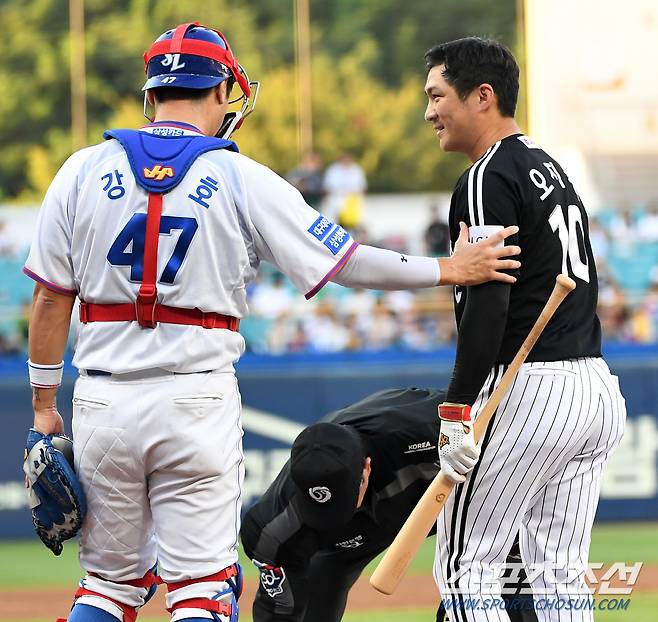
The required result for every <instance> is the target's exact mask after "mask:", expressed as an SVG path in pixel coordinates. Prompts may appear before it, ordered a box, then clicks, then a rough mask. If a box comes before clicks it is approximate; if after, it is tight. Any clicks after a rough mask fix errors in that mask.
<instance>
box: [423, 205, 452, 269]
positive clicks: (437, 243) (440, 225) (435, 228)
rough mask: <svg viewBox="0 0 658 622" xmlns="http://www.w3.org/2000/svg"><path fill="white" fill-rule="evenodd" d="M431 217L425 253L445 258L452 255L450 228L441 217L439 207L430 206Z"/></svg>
mask: <svg viewBox="0 0 658 622" xmlns="http://www.w3.org/2000/svg"><path fill="white" fill-rule="evenodd" d="M430 216H431V220H430V223H429V225H427V229H425V252H427V253H428V254H429V255H430V256H432V257H445V256H446V255H449V254H450V228H449V227H448V223H447V222H446V219H445V218H443V217H442V216H441V213H440V211H439V206H438V205H436V204H432V205H430Z"/></svg>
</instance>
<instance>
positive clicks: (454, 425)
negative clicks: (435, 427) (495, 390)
mask: <svg viewBox="0 0 658 622" xmlns="http://www.w3.org/2000/svg"><path fill="white" fill-rule="evenodd" d="M470 412H471V408H470V406H467V405H466V404H450V403H444V404H441V405H440V406H439V417H440V419H441V431H440V434H439V459H440V461H441V472H442V473H443V474H444V475H446V476H448V477H449V478H450V479H451V480H452V481H453V482H457V483H458V484H461V483H462V482H463V481H465V480H466V475H467V474H468V473H469V472H470V471H471V470H472V469H473V467H474V466H475V465H476V464H477V461H478V458H479V457H480V447H479V445H476V444H475V437H474V436H473V423H472V421H471V416H470Z"/></svg>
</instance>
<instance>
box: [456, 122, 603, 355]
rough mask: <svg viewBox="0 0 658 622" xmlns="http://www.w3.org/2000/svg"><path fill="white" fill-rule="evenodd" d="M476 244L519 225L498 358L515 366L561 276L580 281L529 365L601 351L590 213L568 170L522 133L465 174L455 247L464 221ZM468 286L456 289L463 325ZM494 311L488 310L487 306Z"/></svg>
mask: <svg viewBox="0 0 658 622" xmlns="http://www.w3.org/2000/svg"><path fill="white" fill-rule="evenodd" d="M460 221H463V222H465V223H466V224H467V225H469V227H471V229H470V237H471V241H473V240H475V239H479V238H482V237H488V236H489V235H491V234H492V233H493V232H494V231H495V230H496V228H500V227H501V226H509V225H518V227H519V234H518V239H514V241H513V242H512V241H508V243H518V244H519V246H520V247H521V255H520V257H518V259H519V260H520V261H521V268H520V271H519V272H518V273H517V274H515V276H517V282H516V283H515V284H514V285H513V286H512V288H511V293H510V300H509V308H508V313H507V323H506V326H505V331H504V335H503V340H502V344H501V347H500V350H499V352H498V356H497V358H496V361H495V362H497V363H509V362H510V361H511V360H512V358H514V355H515V354H516V352H517V351H518V349H519V347H520V345H521V343H522V342H523V340H524V339H525V337H526V336H527V334H528V333H529V332H530V329H531V328H532V326H533V324H534V322H535V320H536V319H537V317H538V316H539V314H540V312H541V310H542V308H543V307H544V305H545V303H546V301H547V300H548V298H549V296H550V293H551V291H552V290H553V286H554V285H555V277H556V276H557V275H558V274H560V273H564V274H568V275H569V276H570V277H571V278H573V279H574V280H575V282H576V285H577V287H576V289H575V290H574V291H573V292H571V293H570V294H569V295H568V296H567V298H566V300H565V301H564V302H563V303H562V305H561V306H560V308H559V309H558V310H557V311H556V313H555V315H554V316H553V318H552V320H551V321H550V322H549V324H548V326H547V327H546V329H545V330H544V332H543V333H542V335H541V336H540V338H539V341H538V342H537V344H536V345H535V346H534V348H533V349H532V351H531V352H530V355H529V356H528V359H527V360H528V362H531V361H556V360H564V359H571V358H579V357H587V356H595V357H596V356H601V326H600V323H599V320H598V317H597V315H596V303H597V295H598V283H597V275H596V266H595V265H594V257H593V255H592V249H591V247H590V242H589V227H588V221H587V213H586V212H585V208H584V207H583V204H582V201H581V199H580V197H579V196H578V193H577V192H576V190H575V189H574V187H573V185H572V184H571V182H570V181H569V178H568V177H567V175H566V173H565V172H564V171H563V170H562V167H561V166H560V165H559V164H558V163H557V162H556V161H555V160H554V159H553V158H551V157H550V156H549V155H548V154H547V153H546V152H545V151H543V150H542V149H540V148H539V147H538V146H537V145H536V144H535V143H534V142H533V141H532V140H531V139H530V138H528V137H527V136H523V135H521V134H515V135H512V136H508V137H507V138H504V139H503V140H500V141H498V142H497V143H495V144H494V145H493V146H492V147H490V148H489V149H488V150H487V152H486V153H485V154H484V155H483V156H482V158H480V159H479V160H478V161H477V162H476V163H475V164H473V166H471V167H470V168H469V169H468V170H467V171H466V172H465V173H464V174H463V175H462V176H461V178H460V179H459V181H458V182H457V185H456V187H455V190H454V193H453V195H452V201H451V205H450V219H449V224H450V237H451V241H452V243H453V245H454V243H455V241H456V240H457V238H458V236H459V222H460ZM468 291H469V290H468V288H462V287H457V288H456V289H455V313H456V317H457V324H458V325H459V323H460V321H461V318H462V315H463V313H464V308H465V306H466V301H467V298H468ZM483 312H486V309H485V310H483Z"/></svg>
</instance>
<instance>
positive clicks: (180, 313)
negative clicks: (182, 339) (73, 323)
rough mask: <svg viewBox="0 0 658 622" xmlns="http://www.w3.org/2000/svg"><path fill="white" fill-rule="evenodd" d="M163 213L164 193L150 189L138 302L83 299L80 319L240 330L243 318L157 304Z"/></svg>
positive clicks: (144, 326) (150, 326)
mask: <svg viewBox="0 0 658 622" xmlns="http://www.w3.org/2000/svg"><path fill="white" fill-rule="evenodd" d="M161 216H162V194H159V193H155V192H149V195H148V208H147V212H146V238H145V240H144V274H143V277H142V284H141V286H140V288H139V293H138V294H137V300H135V304H134V305H132V304H130V303H126V304H96V303H88V302H82V303H80V321H81V322H82V323H83V324H86V323H88V322H131V321H137V322H139V325H140V326H141V327H142V328H155V327H156V326H157V324H158V322H163V323H165V324H185V325H188V326H203V327H204V328H226V329H228V330H232V331H237V330H238V328H239V326H240V320H238V318H235V317H231V316H229V315H223V314H221V313H212V312H211V313H205V312H203V311H201V310H200V309H179V308H176V307H169V306H167V305H161V304H158V302H157V300H158V288H157V285H156V281H157V272H158V240H159V237H160V218H161Z"/></svg>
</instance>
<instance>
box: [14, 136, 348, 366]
mask: <svg viewBox="0 0 658 622" xmlns="http://www.w3.org/2000/svg"><path fill="white" fill-rule="evenodd" d="M142 131H143V132H149V133H153V134H159V135H173V136H176V135H180V136H184V135H191V136H193V135H197V134H198V132H197V131H195V130H194V129H193V128H192V126H188V125H186V124H179V123H157V124H153V125H151V126H147V127H146V128H143V130H142ZM147 198H148V195H147V193H146V192H145V191H144V190H143V189H142V188H140V187H139V186H138V185H137V184H136V183H135V180H134V177H133V174H132V172H131V168H130V165H129V162H128V156H127V155H126V152H125V151H124V149H123V148H122V147H121V145H120V144H119V142H118V141H116V140H108V141H106V142H104V143H102V144H99V145H95V146H93V147H89V148H87V149H83V150H81V151H78V152H77V153H74V154H73V155H72V156H71V157H70V158H69V159H68V160H67V162H65V164H64V165H63V166H62V168H61V169H60V170H59V172H58V173H57V175H56V177H55V179H54V180H53V182H52V184H51V186H50V188H49V190H48V193H47V195H46V198H45V200H44V202H43V205H42V207H41V210H40V214H39V219H38V223H37V228H36V232H35V236H34V240H33V243H32V248H31V250H30V254H29V257H28V259H27V262H26V265H25V270H24V271H25V273H26V274H27V275H28V276H30V277H32V278H33V279H35V280H37V281H39V282H41V283H44V284H45V285H46V286H47V287H49V288H51V289H53V290H54V291H57V292H60V293H65V294H71V295H75V294H77V295H78V296H79V297H80V299H81V300H83V301H85V302H88V303H100V304H110V303H130V302H133V301H134V300H135V298H136V296H137V292H138V290H139V286H140V284H141V278H142V269H143V257H144V228H145V225H144V223H145V219H146V209H147ZM356 246H357V245H356V243H355V242H354V241H353V240H352V239H351V237H350V235H349V234H348V233H347V232H346V231H345V230H344V229H343V228H341V227H339V226H336V225H334V224H333V223H332V222H330V221H329V220H327V219H326V218H324V217H323V216H321V215H320V214H319V213H318V212H316V211H315V210H314V209H313V208H311V207H310V206H309V205H307V204H306V203H305V202H304V200H303V199H302V197H301V195H300V194H299V192H297V190H295V188H293V187H292V186H291V185H290V184H288V183H287V182H286V181H285V180H283V179H282V178H280V177H279V176H278V175H276V174H275V173H274V172H273V171H271V170H270V169H268V168H267V167H265V166H262V165H260V164H258V163H257V162H254V161H253V160H251V159H249V158H247V157H245V156H243V155H240V154H238V153H235V152H231V151H228V150H225V149H221V150H216V151H209V152H206V153H204V154H203V155H201V156H199V157H198V158H197V159H196V160H195V161H194V163H193V164H192V166H191V167H190V169H189V171H188V172H187V173H186V175H185V178H184V179H183V181H182V182H181V183H180V184H179V185H178V186H176V187H175V188H174V189H173V190H172V191H171V192H169V193H167V194H165V195H164V203H163V210H162V220H161V226H160V236H159V247H158V281H157V288H158V302H159V303H160V304H163V305H168V306H171V307H179V308H187V309H193V308H198V309H200V310H201V311H204V312H215V313H221V314H224V315H229V316H233V317H237V318H242V317H244V316H245V315H246V314H247V302H246V286H247V284H248V283H249V282H250V281H251V280H252V279H253V278H254V276H255V274H256V270H257V268H258V265H259V263H260V261H261V260H266V261H268V262H270V263H272V264H274V265H275V266H276V267H277V268H278V269H279V270H281V272H283V273H284V274H286V275H287V276H288V277H290V279H291V280H292V281H293V283H294V284H295V286H296V287H297V288H298V289H299V290H300V291H301V292H303V293H305V294H306V297H307V298H310V297H311V296H312V295H314V294H315V293H316V292H317V291H319V289H321V287H322V286H323V285H324V284H325V283H326V282H327V281H328V280H329V279H330V278H331V277H332V276H333V275H334V274H335V273H336V272H337V271H338V270H340V268H341V267H342V266H343V265H344V263H345V262H346V261H347V260H348V259H349V257H350V256H351V254H352V253H353V252H354V250H355V248H356ZM243 351H244V340H243V338H242V337H241V335H240V334H239V333H237V332H231V331H229V330H222V329H205V328H202V327H200V326H181V325H173V324H159V325H158V326H157V328H155V329H148V328H146V329H145V328H141V327H140V326H139V324H138V323H137V322H93V323H88V324H83V325H81V327H80V331H79V335H78V341H77V344H76V352H75V356H74V359H73V364H74V365H75V366H76V367H78V368H80V369H102V370H106V371H110V372H113V373H124V372H131V371H138V370H142V369H151V368H156V367H159V368H164V369H167V370H169V371H176V372H195V371H203V370H209V369H227V370H230V369H232V364H233V363H234V362H235V361H236V360H237V359H238V358H239V357H240V355H241V354H242V352H243Z"/></svg>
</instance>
